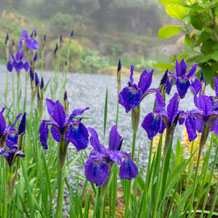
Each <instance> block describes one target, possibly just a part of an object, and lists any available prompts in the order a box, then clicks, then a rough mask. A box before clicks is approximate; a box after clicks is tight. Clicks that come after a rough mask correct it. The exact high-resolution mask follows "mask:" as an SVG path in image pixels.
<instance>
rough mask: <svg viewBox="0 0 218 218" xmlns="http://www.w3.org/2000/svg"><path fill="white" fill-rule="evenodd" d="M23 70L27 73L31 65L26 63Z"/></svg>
mask: <svg viewBox="0 0 218 218" xmlns="http://www.w3.org/2000/svg"><path fill="white" fill-rule="evenodd" d="M23 68H24V70H25V71H26V72H27V71H28V70H29V68H30V65H29V63H28V62H27V61H26V62H25V63H24V65H23Z"/></svg>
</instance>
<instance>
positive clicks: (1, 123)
mask: <svg viewBox="0 0 218 218" xmlns="http://www.w3.org/2000/svg"><path fill="white" fill-rule="evenodd" d="M5 129H6V122H5V118H4V116H3V114H2V113H0V138H1V137H2V136H3V134H4V132H5Z"/></svg>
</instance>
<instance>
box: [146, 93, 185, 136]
mask: <svg viewBox="0 0 218 218" xmlns="http://www.w3.org/2000/svg"><path fill="white" fill-rule="evenodd" d="M165 105H166V104H165V101H164V98H163V96H162V95H161V94H160V92H159V90H157V91H156V109H155V112H154V113H152V112H151V113H149V114H148V115H147V116H146V117H145V118H144V120H143V122H142V127H143V128H144V129H145V131H146V132H147V134H148V138H149V139H150V140H152V139H153V137H154V136H155V135H156V134H157V133H163V131H164V129H165V128H166V129H167V131H168V133H169V134H172V131H173V130H174V129H175V126H176V124H177V122H178V121H179V124H182V123H183V122H184V120H183V118H182V116H183V115H184V112H183V111H180V110H179V99H178V94H177V93H175V94H174V96H173V97H172V98H171V99H170V101H169V104H168V106H167V110H165Z"/></svg>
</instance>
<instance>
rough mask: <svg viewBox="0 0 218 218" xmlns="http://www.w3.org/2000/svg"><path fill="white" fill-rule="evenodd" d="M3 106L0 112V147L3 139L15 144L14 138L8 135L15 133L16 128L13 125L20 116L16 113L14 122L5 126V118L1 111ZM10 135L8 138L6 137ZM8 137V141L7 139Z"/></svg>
mask: <svg viewBox="0 0 218 218" xmlns="http://www.w3.org/2000/svg"><path fill="white" fill-rule="evenodd" d="M4 110H5V108H3V109H2V110H1V112H0V142H1V144H0V147H3V146H4V144H3V143H4V141H6V142H8V143H9V142H11V144H10V145H14V144H16V142H17V141H16V138H15V137H14V138H13V137H10V135H14V134H17V130H16V129H15V128H14V126H15V125H16V123H17V121H18V119H19V118H20V116H21V115H22V114H18V115H17V117H16V119H15V122H14V123H13V124H12V125H9V126H6V122H5V118H4V116H3V112H4ZM8 137H10V138H8ZM8 139H9V141H8Z"/></svg>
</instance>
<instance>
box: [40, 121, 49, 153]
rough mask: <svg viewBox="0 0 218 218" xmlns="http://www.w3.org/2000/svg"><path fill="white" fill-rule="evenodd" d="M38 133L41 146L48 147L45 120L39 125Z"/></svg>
mask: <svg viewBox="0 0 218 218" xmlns="http://www.w3.org/2000/svg"><path fill="white" fill-rule="evenodd" d="M39 134H40V142H41V144H42V146H43V149H44V150H46V149H48V144H47V141H48V125H46V123H45V121H42V123H41V125H40V127H39Z"/></svg>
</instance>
